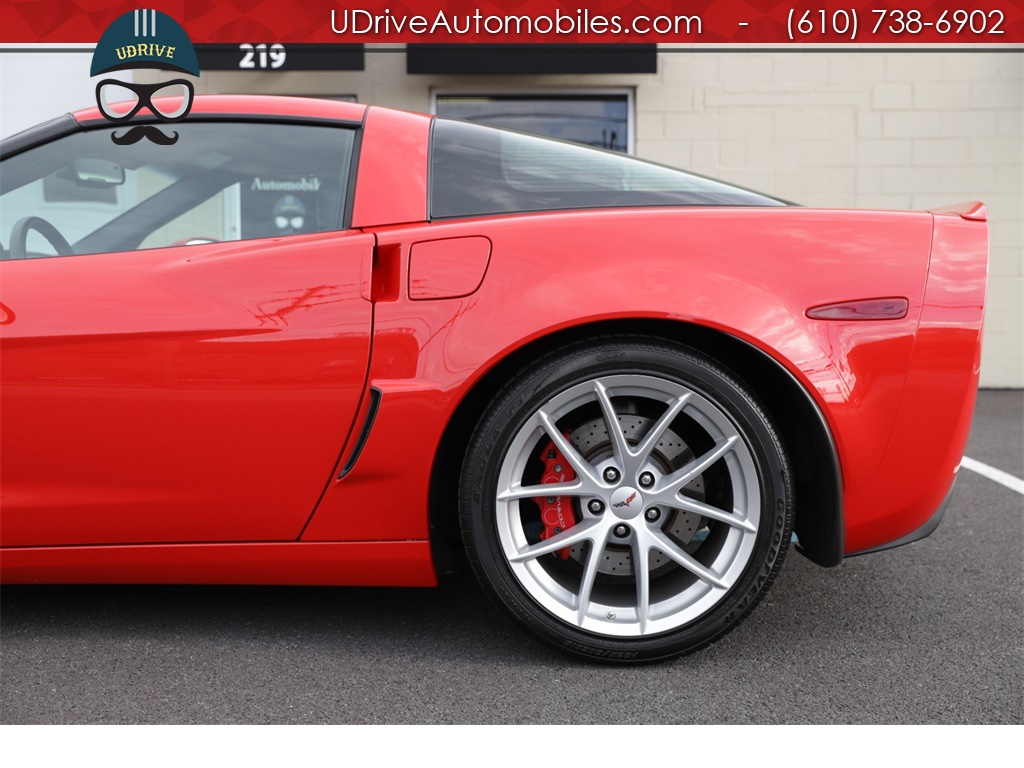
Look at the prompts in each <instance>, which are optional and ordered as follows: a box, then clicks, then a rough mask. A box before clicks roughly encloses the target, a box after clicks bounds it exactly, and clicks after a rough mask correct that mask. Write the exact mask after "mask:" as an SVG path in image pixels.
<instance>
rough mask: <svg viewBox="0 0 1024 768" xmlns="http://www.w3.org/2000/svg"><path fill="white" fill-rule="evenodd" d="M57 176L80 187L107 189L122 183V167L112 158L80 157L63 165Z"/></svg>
mask: <svg viewBox="0 0 1024 768" xmlns="http://www.w3.org/2000/svg"><path fill="white" fill-rule="evenodd" d="M57 176H58V177H59V178H62V179H67V180H68V181H73V182H75V184H77V185H78V186H80V187H93V188H98V189H109V188H110V187H116V186H120V185H121V184H124V167H123V166H121V165H119V164H118V163H115V162H113V161H112V160H101V159H100V158H98V157H80V158H78V159H77V160H73V161H72V162H70V163H68V164H67V165H66V166H64V168H62V169H61V170H60V171H58V172H57Z"/></svg>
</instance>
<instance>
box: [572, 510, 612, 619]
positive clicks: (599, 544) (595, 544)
mask: <svg viewBox="0 0 1024 768" xmlns="http://www.w3.org/2000/svg"><path fill="white" fill-rule="evenodd" d="M608 530H610V529H608ZM608 530H606V531H605V534H604V536H595V537H594V538H593V539H591V540H590V551H589V552H588V553H587V564H586V566H585V567H584V569H583V578H582V579H580V593H579V596H578V597H577V606H576V623H577V624H578V625H579V626H581V627H582V626H583V620H584V619H586V618H587V608H589V607H590V595H591V593H593V591H594V581H595V580H596V579H597V569H598V566H600V565H601V555H602V554H603V553H604V549H605V546H607V544H608Z"/></svg>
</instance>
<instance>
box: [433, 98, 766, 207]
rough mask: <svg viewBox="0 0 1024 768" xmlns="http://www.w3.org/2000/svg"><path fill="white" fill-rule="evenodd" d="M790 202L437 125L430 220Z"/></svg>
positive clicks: (479, 130) (507, 136) (534, 140)
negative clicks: (548, 212)
mask: <svg viewBox="0 0 1024 768" xmlns="http://www.w3.org/2000/svg"><path fill="white" fill-rule="evenodd" d="M785 204H786V203H785V202H783V201H781V200H777V199H775V198H771V197H767V196H766V195H761V194H758V193H756V192H750V191H749V190H745V189H741V188H740V187H734V186H731V185H729V184H723V183H722V182H720V181H715V180H713V179H708V178H705V177H703V176H696V175H694V174H692V173H686V172H684V171H680V170H677V169H675V168H669V167H666V166H663V165H657V164H655V163H649V162H646V161H644V160H638V159H637V158H635V157H630V156H628V155H621V154H618V153H616V152H605V151H601V150H597V149H593V148H590V147H584V146H580V145H578V144H571V143H568V142H561V141H554V140H551V139H542V138H540V137H537V136H530V135H527V134H522V133H515V132H513V131H505V130H499V129H497V128H491V127H488V126H483V125H477V124H474V123H463V122H458V121H455V120H444V119H441V118H437V119H435V120H434V127H433V137H432V141H431V152H430V215H431V218H434V219H448V218H459V217H464V216H482V215H487V214H497V213H523V212H528V211H555V210H566V209H572V208H610V207H629V206H663V205H729V206H779V205H785Z"/></svg>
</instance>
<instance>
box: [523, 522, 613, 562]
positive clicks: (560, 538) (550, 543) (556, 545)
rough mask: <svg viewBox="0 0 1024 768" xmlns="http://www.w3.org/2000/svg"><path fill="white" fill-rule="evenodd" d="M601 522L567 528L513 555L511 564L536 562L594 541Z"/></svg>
mask: <svg viewBox="0 0 1024 768" xmlns="http://www.w3.org/2000/svg"><path fill="white" fill-rule="evenodd" d="M600 522H601V521H600V520H584V521H583V522H582V523H577V524H576V525H574V526H572V528H566V529H565V530H564V531H562V532H561V533H556V534H555V535H554V536H552V537H551V538H550V539H545V540H544V541H543V542H541V543H540V544H534V545H533V546H530V547H527V548H526V549H521V550H519V551H518V552H516V554H514V555H511V556H510V557H509V558H508V560H509V562H510V563H522V562H525V561H526V560H534V559H536V558H538V557H540V556H541V555H547V554H550V553H551V552H557V551H558V550H560V549H563V548H565V547H571V546H572V545H573V544H579V543H580V542H583V541H593V540H594V538H595V537H594V534H593V530H594V528H596V527H597V526H598V525H599V524H600Z"/></svg>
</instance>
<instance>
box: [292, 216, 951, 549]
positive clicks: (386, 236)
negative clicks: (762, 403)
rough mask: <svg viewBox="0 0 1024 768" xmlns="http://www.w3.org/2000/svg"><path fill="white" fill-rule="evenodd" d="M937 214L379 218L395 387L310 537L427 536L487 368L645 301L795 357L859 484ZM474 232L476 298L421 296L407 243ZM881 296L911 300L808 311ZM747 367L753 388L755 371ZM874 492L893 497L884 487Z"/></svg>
mask: <svg viewBox="0 0 1024 768" xmlns="http://www.w3.org/2000/svg"><path fill="white" fill-rule="evenodd" d="M932 220H933V217H932V216H931V215H930V214H923V213H884V212H868V211H864V212H849V211H819V210H808V209H799V208H788V209H757V208H744V209H735V208H734V209H726V208H721V209H713V208H688V209H673V210H665V209H659V210H628V211H625V210H623V211H612V210H601V211H591V212H583V213H555V214H534V215H519V216H508V217H504V218H500V219H491V220H484V219H480V220H467V221H458V222H448V223H434V224H421V225H411V226H404V227H394V228H382V229H379V230H378V231H377V237H378V251H381V252H385V253H388V254H392V255H391V256H390V257H389V258H388V259H387V260H386V264H379V265H378V267H380V271H381V272H383V273H384V274H379V275H378V277H377V279H379V281H380V283H379V285H378V290H379V295H378V299H382V300H378V301H377V303H376V306H375V333H374V349H373V355H372V360H371V373H370V382H371V383H372V384H375V385H376V386H378V387H379V388H380V389H381V390H382V391H383V393H384V397H383V402H382V406H381V409H380V413H379V416H378V418H377V422H376V424H375V426H374V429H373V432H372V433H371V435H370V439H369V441H368V443H367V445H366V447H365V450H364V452H363V455H362V456H361V458H360V461H359V466H358V469H357V471H355V472H353V473H352V475H351V476H349V477H346V478H345V479H344V480H342V481H339V482H337V483H334V484H332V487H330V488H329V489H328V492H327V493H326V494H325V496H324V499H323V500H322V502H321V504H320V506H319V508H318V510H317V513H316V515H315V516H314V518H313V520H312V522H311V524H310V526H309V527H308V528H307V530H306V532H305V535H304V538H305V539H307V540H336V539H338V538H345V537H347V536H352V537H354V538H356V539H376V538H389V539H404V538H423V537H426V536H427V535H428V530H427V514H426V508H427V496H428V487H429V479H430V469H431V462H430V461H428V460H427V459H428V458H432V457H433V455H434V451H435V449H436V446H437V444H438V442H439V438H440V436H441V434H442V432H443V430H444V428H445V426H446V424H447V422H448V419H449V418H450V416H451V414H452V412H453V410H454V408H455V407H456V405H457V404H458V403H459V402H460V401H461V400H462V398H463V397H464V396H465V395H466V394H467V392H468V391H469V389H470V388H471V387H472V386H473V385H474V383H475V382H477V381H478V380H479V379H480V377H481V376H483V375H484V373H485V372H486V371H488V370H489V369H491V368H492V367H493V366H494V365H496V364H497V363H498V362H499V361H500V360H502V359H504V358H505V357H506V356H507V355H509V354H511V353H512V352H514V351H515V350H516V349H518V348H520V347H522V346H523V345H524V344H526V343H529V342H531V341H533V340H536V339H541V338H543V337H545V336H547V335H550V334H553V333H556V332H557V331H559V330H563V329H565V328H569V327H573V326H581V325H586V324H589V323H599V322H605V321H614V320H616V319H623V318H635V317H646V318H658V319H664V320H669V321H675V322H679V323H695V324H700V325H705V326H709V327H713V328H716V329H720V330H722V331H724V332H726V333H729V334H731V335H734V336H736V337H738V338H740V339H743V340H745V341H747V342H749V343H751V344H754V345H755V346H757V347H759V348H760V349H762V350H763V351H764V352H766V353H767V354H769V355H771V356H772V357H773V358H775V359H776V360H777V361H779V362H780V363H781V364H782V365H784V366H785V367H786V368H787V369H788V370H789V371H790V372H791V373H792V374H793V375H794V376H795V377H796V379H797V380H798V381H799V382H800V383H801V384H802V385H803V386H804V387H806V389H807V390H808V391H809V392H810V393H811V394H812V395H813V396H814V398H815V400H816V401H817V403H818V405H819V407H820V408H821V410H822V412H823V413H824V415H825V417H826V419H827V421H828V423H829V426H830V428H831V430H832V433H833V435H834V437H835V440H836V444H837V448H838V452H839V456H840V462H841V465H842V472H843V478H844V486H845V488H844V491H845V493H846V495H847V497H852V496H853V495H854V494H857V492H858V491H860V490H862V489H864V488H866V487H867V486H869V485H870V484H871V482H872V479H873V478H874V476H875V475H876V473H877V472H878V469H879V465H880V463H881V461H882V457H883V456H884V455H885V453H886V446H887V445H888V443H889V440H890V436H891V434H892V426H893V423H894V420H895V419H896V416H897V412H898V410H899V406H900V401H901V394H902V392H903V388H904V383H905V380H906V377H907V372H908V369H909V366H910V361H911V356H912V354H913V352H914V338H915V333H916V331H917V324H918V319H919V318H920V316H921V309H922V304H923V301H924V295H925V278H926V274H927V265H928V257H929V250H930V245H931V240H932ZM467 236H485V237H487V238H489V239H490V241H491V243H492V254H491V258H490V265H489V268H488V270H487V275H486V278H485V279H484V281H483V284H482V285H481V287H480V289H479V290H478V291H477V292H476V293H474V294H472V295H471V296H467V297H463V298H457V299H443V300H437V301H411V300H410V299H409V297H408V284H409V275H408V251H409V248H410V246H411V245H412V244H413V243H416V242H423V241H429V240H434V239H438V238H445V237H467ZM396 254H397V256H396ZM882 296H885V297H888V296H904V297H906V298H907V299H908V300H909V303H910V308H909V312H908V314H907V316H906V317H905V318H902V319H898V320H887V321H870V322H863V321H861V322H835V321H821V320H811V319H808V318H807V317H806V316H805V311H806V310H807V309H808V308H809V307H812V306H815V305H819V304H823V303H828V302H835V301H842V300H849V299H860V298H870V297H882ZM706 351H707V352H708V353H709V354H712V355H714V352H715V350H713V349H711V350H706ZM748 383H749V384H750V386H751V387H752V388H753V389H754V390H755V391H756V390H757V388H758V382H757V381H751V382H748ZM782 416H783V417H784V414H783V415H782ZM388 487H390V488H396V487H400V488H402V489H403V490H404V493H403V494H402V502H401V504H399V505H397V507H396V508H389V509H388V511H387V512H386V513H381V514H371V515H365V514H363V515H360V514H356V513H355V512H354V510H358V509H366V508H368V507H372V506H373V505H374V503H375V500H379V499H381V498H387V496H388V494H387V493H386V492H385V490H384V489H385V488H388ZM864 498H874V500H875V501H876V502H877V503H878V504H879V505H881V506H880V508H882V509H885V508H887V507H886V506H885V504H884V503H883V502H884V499H882V498H881V497H879V496H877V495H875V492H873V491H869V492H868V493H867V494H866V495H865V496H864ZM376 503H378V504H379V501H378V502H376ZM861 509H866V507H853V508H851V509H850V510H849V512H848V514H847V520H846V524H847V530H848V531H850V530H857V529H858V528H859V527H860V526H861V525H862V523H861V520H860V518H861V517H863V518H864V519H865V520H868V516H867V515H865V514H864V513H863V512H861V511H860V510H861ZM862 538H863V537H860V536H859V535H858V536H855V537H854V541H855V542H859V541H861V539H862ZM868 538H871V536H870V535H868Z"/></svg>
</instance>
